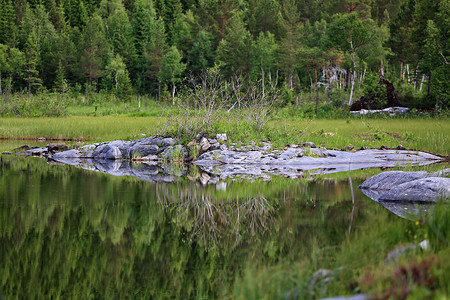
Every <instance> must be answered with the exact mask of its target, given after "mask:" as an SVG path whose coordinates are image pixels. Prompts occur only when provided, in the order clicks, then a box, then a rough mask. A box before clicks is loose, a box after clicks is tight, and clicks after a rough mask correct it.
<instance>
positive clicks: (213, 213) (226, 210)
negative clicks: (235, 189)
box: [157, 186, 275, 246]
mask: <svg viewBox="0 0 450 300" xmlns="http://www.w3.org/2000/svg"><path fill="white" fill-rule="evenodd" d="M167 189H168V187H167V186H159V187H158V188H157V199H158V202H159V203H160V205H161V206H162V207H163V209H164V210H165V211H166V212H169V211H170V212H171V218H172V220H173V222H175V223H176V224H177V225H178V226H180V227H182V228H183V229H184V230H185V231H186V234H187V236H188V241H189V242H190V243H192V242H194V241H195V242H197V243H201V244H204V245H206V246H218V244H222V245H224V244H228V243H231V244H234V246H237V245H238V244H240V243H241V242H242V241H243V240H246V241H249V240H252V239H253V238H254V237H255V236H257V235H259V234H262V233H264V232H265V231H267V230H268V229H269V228H270V227H271V226H272V225H273V224H274V222H275V221H274V218H273V215H274V213H275V207H274V206H273V205H272V204H271V203H269V201H268V200H267V199H266V198H265V197H264V195H262V194H261V193H258V194H257V195H255V196H247V197H238V196H236V197H227V198H222V199H217V198H214V197H213V196H212V195H211V194H210V193H208V191H207V190H202V189H197V188H192V187H184V188H179V189H177V193H176V194H175V195H171V194H170V193H169V192H168V190H167Z"/></svg>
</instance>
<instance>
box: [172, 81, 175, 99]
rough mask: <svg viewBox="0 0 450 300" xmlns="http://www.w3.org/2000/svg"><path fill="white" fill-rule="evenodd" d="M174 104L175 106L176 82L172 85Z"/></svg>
mask: <svg viewBox="0 0 450 300" xmlns="http://www.w3.org/2000/svg"><path fill="white" fill-rule="evenodd" d="M172 104H173V105H175V82H174V83H173V84H172Z"/></svg>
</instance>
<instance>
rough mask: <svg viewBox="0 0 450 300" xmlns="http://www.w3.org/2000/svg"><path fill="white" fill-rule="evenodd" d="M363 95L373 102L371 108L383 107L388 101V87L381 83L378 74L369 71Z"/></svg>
mask: <svg viewBox="0 0 450 300" xmlns="http://www.w3.org/2000/svg"><path fill="white" fill-rule="evenodd" d="M363 96H364V97H365V98H367V99H370V100H371V101H372V103H373V108H371V109H382V108H383V107H384V106H385V105H386V103H387V96H386V88H385V87H384V86H383V85H381V84H379V78H378V75H377V74H375V73H369V74H367V75H366V78H365V79H364V89H363Z"/></svg>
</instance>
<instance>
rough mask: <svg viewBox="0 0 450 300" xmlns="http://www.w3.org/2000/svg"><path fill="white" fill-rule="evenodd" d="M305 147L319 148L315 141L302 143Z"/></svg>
mask: <svg viewBox="0 0 450 300" xmlns="http://www.w3.org/2000/svg"><path fill="white" fill-rule="evenodd" d="M302 146H303V147H309V148H317V146H316V144H314V143H313V142H306V143H303V144H302Z"/></svg>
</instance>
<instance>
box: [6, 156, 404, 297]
mask: <svg viewBox="0 0 450 300" xmlns="http://www.w3.org/2000/svg"><path fill="white" fill-rule="evenodd" d="M0 160H1V161H0V167H1V172H0V212H1V214H0V234H1V238H2V243H1V246H0V257H1V259H2V264H1V265H0V280H1V285H0V298H2V297H4V298H5V299H10V298H25V299H39V298H64V299H71V298H77V299H86V298H109V299H112V298H115V299H121V298H145V299H150V298H204V299H211V298H220V297H224V296H226V295H229V294H230V293H231V291H232V289H233V284H234V283H235V282H236V281H237V280H240V278H241V277H242V274H243V272H244V270H245V269H246V267H248V266H249V265H251V266H253V267H256V268H264V267H269V266H272V265H277V264H289V263H291V262H295V261H298V260H305V259H306V260H308V259H312V258H311V257H310V256H311V254H310V253H311V249H312V248H313V247H316V248H317V247H318V248H324V249H325V248H327V249H333V247H336V246H337V245H339V244H340V243H341V242H342V241H343V240H345V239H346V237H348V236H351V235H352V234H353V232H354V231H355V230H357V228H359V227H360V226H365V225H367V223H374V224H376V222H377V220H378V219H380V220H385V219H386V218H389V219H392V222H394V224H395V222H404V220H402V219H401V218H398V217H397V216H395V215H394V214H391V213H389V211H387V210H386V209H385V208H383V207H382V206H380V205H378V204H377V203H376V202H374V201H372V200H370V199H369V198H367V197H366V196H364V195H363V194H362V193H361V192H360V191H359V190H358V189H357V186H358V185H359V184H361V183H362V182H363V181H364V179H365V178H367V177H369V176H371V175H373V174H374V173H377V172H380V170H378V171H373V170H372V171H355V172H349V173H347V174H339V175H334V176H331V177H328V178H326V177H323V178H322V177H320V176H319V177H316V178H315V180H301V179H285V178H273V179H272V181H271V182H262V181H259V180H256V181H254V182H249V181H244V180H242V181H235V182H232V181H231V180H228V181H223V182H220V183H218V184H216V185H206V186H203V185H202V184H201V183H200V181H199V180H195V179H192V178H191V179H192V180H189V179H188V178H179V179H178V180H177V181H176V182H175V183H151V182H147V181H143V180H139V179H137V178H136V177H126V176H122V177H118V176H111V175H108V174H102V173H99V172H92V171H88V170H83V169H80V168H76V167H73V166H69V165H51V164H48V163H47V161H46V160H45V159H41V158H33V157H29V158H20V157H14V156H0ZM351 187H353V188H351ZM352 190H353V196H352ZM313 271H314V270H311V272H313Z"/></svg>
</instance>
